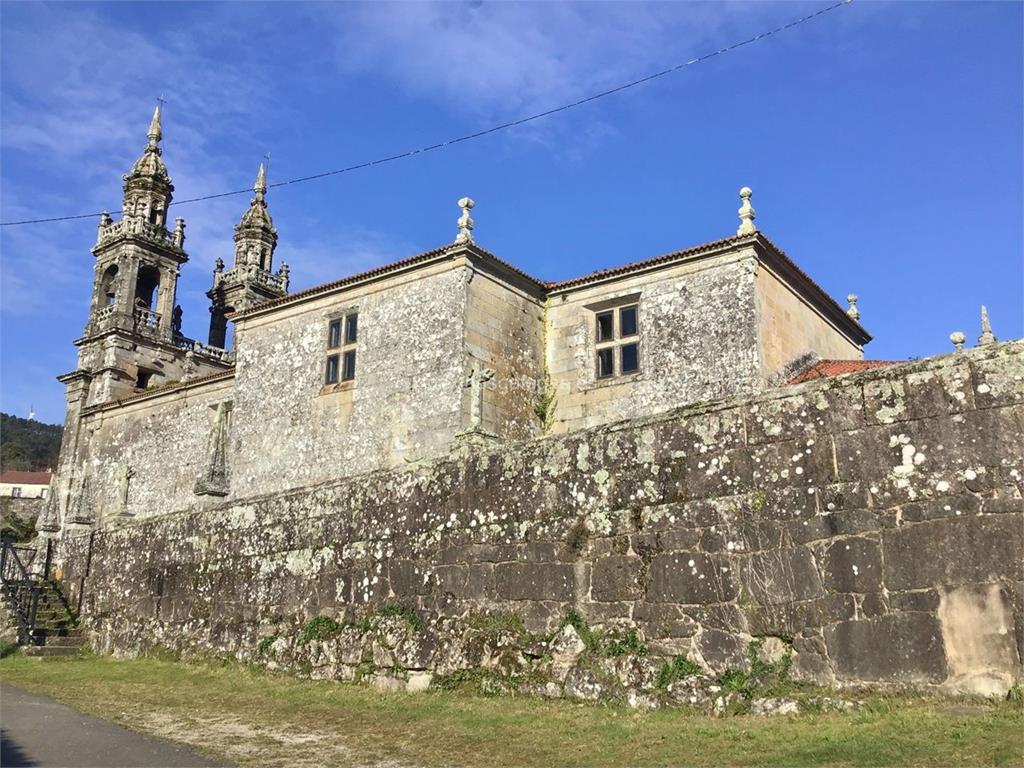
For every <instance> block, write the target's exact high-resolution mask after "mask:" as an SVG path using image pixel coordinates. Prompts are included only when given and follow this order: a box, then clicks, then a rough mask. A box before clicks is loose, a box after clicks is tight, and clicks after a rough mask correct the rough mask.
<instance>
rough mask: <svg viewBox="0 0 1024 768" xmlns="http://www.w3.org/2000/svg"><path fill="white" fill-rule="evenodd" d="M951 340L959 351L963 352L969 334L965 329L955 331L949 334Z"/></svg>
mask: <svg viewBox="0 0 1024 768" xmlns="http://www.w3.org/2000/svg"><path fill="white" fill-rule="evenodd" d="M949 340H950V341H952V342H953V346H954V347H956V351H957V352H963V351H964V342H965V341H967V334H965V333H964V332H963V331H953V332H952V333H951V334H949Z"/></svg>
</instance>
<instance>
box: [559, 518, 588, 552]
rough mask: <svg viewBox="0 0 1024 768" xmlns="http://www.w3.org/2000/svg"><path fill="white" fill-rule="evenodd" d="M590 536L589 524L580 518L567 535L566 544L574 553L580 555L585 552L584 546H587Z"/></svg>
mask: <svg viewBox="0 0 1024 768" xmlns="http://www.w3.org/2000/svg"><path fill="white" fill-rule="evenodd" d="M589 538H590V531H589V529H588V528H587V524H586V523H585V522H584V521H583V518H580V519H579V520H577V521H576V522H575V523H573V525H572V528H570V529H569V532H568V533H567V534H566V535H565V546H566V547H568V549H569V551H570V552H572V553H573V555H579V554H580V553H582V552H583V548H584V547H585V546H587V539H589Z"/></svg>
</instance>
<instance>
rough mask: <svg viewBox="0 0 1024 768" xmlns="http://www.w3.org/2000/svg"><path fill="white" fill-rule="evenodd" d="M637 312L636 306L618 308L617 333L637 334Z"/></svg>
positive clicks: (624, 334)
mask: <svg viewBox="0 0 1024 768" xmlns="http://www.w3.org/2000/svg"><path fill="white" fill-rule="evenodd" d="M636 320H637V312H636V307H635V306H634V307H623V308H622V309H620V310H619V329H620V330H619V335H620V336H636V334H637V321H636Z"/></svg>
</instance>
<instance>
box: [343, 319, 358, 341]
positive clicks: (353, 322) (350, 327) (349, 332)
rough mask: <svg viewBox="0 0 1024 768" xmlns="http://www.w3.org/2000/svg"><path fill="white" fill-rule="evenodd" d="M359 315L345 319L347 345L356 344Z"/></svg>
mask: <svg viewBox="0 0 1024 768" xmlns="http://www.w3.org/2000/svg"><path fill="white" fill-rule="evenodd" d="M358 322H359V315H349V316H348V317H346V318H345V343H346V344H354V343H355V340H356V332H357V330H358Z"/></svg>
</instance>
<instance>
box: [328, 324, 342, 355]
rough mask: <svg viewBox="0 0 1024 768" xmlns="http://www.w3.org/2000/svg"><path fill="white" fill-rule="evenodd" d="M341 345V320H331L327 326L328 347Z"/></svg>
mask: <svg viewBox="0 0 1024 768" xmlns="http://www.w3.org/2000/svg"><path fill="white" fill-rule="evenodd" d="M340 346H341V320H331V323H330V325H328V326H327V348H328V349H334V348H335V347H340Z"/></svg>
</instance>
